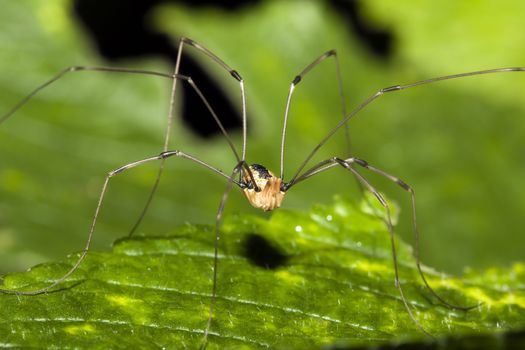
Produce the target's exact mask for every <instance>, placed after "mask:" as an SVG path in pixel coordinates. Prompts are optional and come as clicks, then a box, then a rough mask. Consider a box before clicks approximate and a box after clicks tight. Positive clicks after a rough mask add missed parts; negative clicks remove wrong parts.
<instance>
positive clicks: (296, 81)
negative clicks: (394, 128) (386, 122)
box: [280, 50, 351, 179]
mask: <svg viewBox="0 0 525 350" xmlns="http://www.w3.org/2000/svg"><path fill="white" fill-rule="evenodd" d="M329 57H333V58H334V62H335V69H336V76H337V83H338V88H339V98H340V99H341V112H342V117H343V119H344V118H345V117H346V99H345V96H344V92H343V79H342V77H341V69H340V65H339V58H338V56H337V51H336V50H330V51H327V52H325V53H324V54H322V55H321V56H319V57H318V58H317V59H315V60H314V61H313V62H312V63H310V64H309V65H308V66H306V67H305V68H304V69H303V70H302V71H301V73H299V74H298V75H297V76H295V78H294V80H293V81H292V83H291V84H290V90H289V91H288V98H287V100H286V108H285V111H284V122H283V130H282V134H281V176H280V178H281V179H283V178H284V148H285V147H284V146H285V140H286V130H287V127H288V114H289V112H290V105H291V103H292V95H293V92H294V90H295V87H296V86H297V85H298V84H299V83H300V82H301V81H302V80H303V78H304V77H305V76H306V74H308V73H309V72H310V71H311V70H312V69H314V68H315V67H316V66H317V65H318V64H320V63H321V62H323V61H325V60H326V59H327V58H329ZM345 136H346V141H347V147H348V149H347V151H348V153H349V154H350V148H351V147H350V133H349V130H348V126H346V125H345Z"/></svg>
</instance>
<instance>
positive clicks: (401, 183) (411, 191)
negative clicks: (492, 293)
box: [354, 158, 479, 311]
mask: <svg viewBox="0 0 525 350" xmlns="http://www.w3.org/2000/svg"><path fill="white" fill-rule="evenodd" d="M354 162H355V163H356V164H358V165H359V166H361V167H363V168H366V169H368V170H370V171H372V172H375V173H377V174H380V175H382V176H384V177H386V178H387V179H389V180H390V181H392V182H394V183H396V184H397V185H399V187H401V188H402V189H403V190H405V191H407V192H408V193H409V194H410V200H411V203H412V224H413V230H414V240H415V243H416V248H415V251H416V254H415V256H416V265H417V269H418V271H419V275H420V276H421V279H422V280H423V282H424V283H425V285H426V287H427V288H428V290H429V291H430V292H431V293H432V294H433V295H434V296H435V297H436V298H437V299H438V300H439V301H440V302H441V303H442V304H444V305H446V306H448V307H449V308H453V309H458V310H463V311H468V310H471V309H473V308H476V307H478V306H479V304H476V305H473V306H467V307H465V306H458V305H454V304H451V303H449V302H447V301H446V300H445V299H443V298H442V297H441V296H439V294H437V293H436V292H435V291H434V289H432V287H430V285H429V284H428V282H427V279H426V278H425V274H424V273H423V270H422V269H421V260H420V251H419V249H420V248H419V229H418V226H417V219H416V194H415V191H414V189H413V188H412V187H411V186H410V185H408V184H407V183H406V182H404V181H403V180H401V179H400V178H398V177H396V176H393V175H390V174H388V173H386V172H384V171H383V170H381V169H378V168H376V167H373V166H371V165H369V164H368V162H366V161H364V160H362V159H358V158H354Z"/></svg>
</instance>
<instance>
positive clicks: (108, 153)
mask: <svg viewBox="0 0 525 350" xmlns="http://www.w3.org/2000/svg"><path fill="white" fill-rule="evenodd" d="M506 4H507V5H506V6H500V5H499V4H498V7H497V9H496V8H493V6H495V5H494V4H493V2H490V1H479V2H477V3H476V8H475V9H473V8H472V7H471V6H467V5H462V4H460V3H453V4H452V3H451V4H448V5H446V6H444V5H443V4H441V3H440V4H436V3H435V2H432V1H426V2H423V3H422V4H419V5H418V6H414V4H413V3H412V2H409V1H396V2H395V3H393V2H388V1H363V2H362V3H361V5H360V8H361V11H362V14H361V15H362V16H363V17H364V18H367V19H368V22H369V23H370V24H371V25H373V26H377V27H378V28H382V29H383V30H386V31H389V32H391V33H392V34H393V37H394V52H393V54H392V56H391V57H390V58H389V59H388V60H381V59H378V58H376V57H374V56H373V55H372V54H370V53H369V52H368V51H366V49H364V46H363V45H362V43H361V42H360V41H359V40H358V38H356V37H355V36H354V35H353V34H352V33H351V32H349V31H348V26H347V25H346V23H344V20H343V18H342V17H341V16H339V14H338V13H337V12H336V11H335V10H334V9H333V8H331V7H330V6H329V5H328V3H325V2H313V1H307V2H301V1H298V2H287V1H269V2H261V3H260V4H258V5H254V6H250V7H247V8H244V9H243V10H242V11H239V12H234V13H230V12H225V11H223V10H217V9H214V8H213V7H209V8H205V9H202V8H200V9H194V8H193V9H189V8H185V7H182V6H176V7H163V8H159V10H158V11H157V14H156V16H155V17H154V18H152V23H153V24H154V25H156V26H157V28H159V30H161V31H165V32H166V33H170V34H171V35H173V37H174V40H176V37H177V36H181V35H185V36H189V37H192V38H194V39H195V40H197V41H199V42H201V43H202V44H203V45H205V46H206V47H208V48H210V49H211V50H213V51H214V52H216V53H217V54H218V55H219V56H220V57H221V58H223V59H224V60H225V61H227V62H228V63H229V64H230V65H231V66H233V67H234V68H236V69H237V70H238V71H239V72H240V73H241V74H242V76H243V77H244V78H245V82H246V86H247V94H248V111H249V118H250V119H249V122H250V135H249V137H250V140H249V144H248V161H249V162H258V163H262V164H265V165H266V166H268V167H269V168H271V169H273V170H276V171H278V158H279V156H278V143H279V142H278V136H279V133H280V128H281V122H282V115H283V111H284V103H285V99H286V93H287V90H288V86H289V84H290V82H291V81H292V79H293V77H294V76H295V75H296V74H297V73H298V72H299V71H300V70H301V69H302V68H303V67H304V66H305V65H306V64H308V63H310V62H311V61H312V60H313V59H314V58H316V57H317V56H319V55H320V54H321V53H322V52H324V51H326V50H328V49H332V48H336V49H337V50H338V53H339V56H340V58H341V69H342V72H343V77H344V86H345V92H346V96H347V101H348V103H349V104H350V105H351V106H355V105H356V104H357V103H358V102H359V101H361V100H363V99H364V98H366V97H367V96H368V95H370V94H371V93H373V92H374V91H376V90H377V89H378V88H380V87H384V86H389V85H394V84H398V83H405V82H407V83H408V82H412V81H415V80H418V79H424V78H428V77H431V76H437V75H443V74H448V73H458V72H463V71H468V70H477V69H483V68H494V67H500V66H516V65H524V64H525V48H523V47H522V46H520V43H521V42H523V39H522V38H520V36H523V35H525V34H524V33H523V31H522V30H521V20H522V16H521V14H522V13H523V12H524V11H523V10H522V9H523V6H524V4H523V2H520V1H518V0H516V1H507V2H506ZM0 6H1V8H2V11H0V23H2V26H1V28H0V113H1V112H2V111H6V110H8V109H9V108H10V107H11V106H13V105H14V104H15V103H16V102H17V101H18V100H20V99H21V98H22V97H23V96H25V95H26V94H27V93H28V92H29V91H31V90H32V89H33V88H34V87H35V86H36V85H38V84H39V83H41V82H43V81H45V80H47V79H49V78H50V77H51V76H53V75H54V74H55V73H56V72H58V71H59V70H61V69H63V68H64V67H67V66H71V65H83V64H89V65H103V64H104V62H102V61H101V60H100V58H98V57H97V56H96V55H95V54H94V53H93V50H92V45H91V44H90V42H89V41H87V40H86V36H85V34H84V33H83V32H82V30H81V28H79V27H78V26H77V25H76V24H75V23H74V22H73V20H72V18H71V15H70V12H71V11H70V2H69V1H67V0H60V1H52V2H51V1H47V2H40V1H35V0H19V1H16V2H15V1H7V0H1V1H0ZM190 51H191V50H190V49H189V50H188V52H190ZM193 53H195V51H193ZM195 57H196V58H198V59H199V60H200V61H201V62H202V64H203V65H206V66H207V67H209V70H210V72H212V73H213V74H215V76H216V77H217V79H218V81H220V82H222V83H223V84H224V88H225V89H226V91H227V92H228V93H230V94H231V98H232V99H233V100H234V101H238V99H239V98H238V87H237V85H236V84H235V81H234V80H233V79H231V77H229V76H228V75H227V74H225V73H224V72H221V71H220V70H219V69H218V68H217V67H216V66H214V65H213V63H211V62H210V61H209V60H207V59H206V58H205V57H202V56H199V55H198V54H197V53H195ZM183 64H184V63H183ZM120 65H121V66H128V67H131V66H133V67H141V68H149V69H154V70H159V71H170V70H171V67H168V66H167V65H166V64H165V63H163V62H158V61H157V62H152V61H148V62H145V61H141V62H139V61H133V62H122V63H121V64H120ZM524 85H525V76H524V75H523V74H519V73H518V74H516V73H513V74H500V75H497V76H484V77H479V78H472V79H463V80H461V81H455V82H447V83H440V84H435V85H432V86H426V87H420V88H418V89H415V90H413V91H404V92H401V93H395V94H391V95H389V96H388V97H387V96H385V97H384V98H382V99H381V100H379V101H377V103H374V105H372V106H370V107H369V108H368V109H367V110H365V111H363V112H362V113H361V114H360V115H359V116H358V117H357V118H356V119H355V120H353V121H352V122H351V123H350V127H351V131H352V140H353V153H354V154H355V155H356V156H359V157H360V158H363V159H366V160H368V161H369V162H370V163H371V164H374V165H376V166H378V167H380V168H382V169H384V170H386V171H389V172H390V173H393V174H395V175H397V176H399V177H401V178H403V179H404V180H405V181H406V182H408V183H410V184H411V185H413V187H414V188H415V189H416V193H417V195H418V215H419V222H420V225H421V229H422V230H421V231H422V236H423V242H422V257H423V258H424V260H425V261H427V262H430V264H431V265H432V266H437V267H439V268H445V269H446V270H447V271H453V270H456V271H457V270H461V269H462V268H463V267H464V266H465V265H472V266H475V267H479V268H482V267H484V266H491V265H494V264H504V263H506V264H510V263H511V262H512V261H514V260H517V259H519V258H520V257H521V256H522V247H523V246H524V243H525V236H524V235H523V234H522V230H521V227H522V226H523V220H522V216H523V215H522V213H523V212H525V199H524V198H525V186H523V184H522V181H521V179H522V178H524V176H525V167H524V166H523V164H525V158H524V157H525V156H524V155H525V152H523V142H522V140H523V136H524V135H525V121H524V118H523V117H524V116H525V107H524V105H523V103H522V101H523V99H522V97H521V95H520V94H521V92H522V91H523V90H524V89H523V87H524ZM204 93H206V92H205V91H204ZM168 94H169V82H167V81H162V79H159V78H151V77H137V76H132V77H130V76H119V75H117V74H102V73H99V74H97V73H85V72H83V73H75V74H72V75H70V76H69V77H67V78H64V79H63V80H62V81H60V82H58V83H56V84H55V85H54V86H52V87H50V88H48V89H46V90H45V91H44V92H43V93H42V94H40V95H39V96H38V97H37V98H35V99H34V100H33V101H32V102H31V103H30V104H28V105H27V106H25V107H24V108H23V109H21V110H20V111H18V112H17V114H16V115H15V116H13V118H12V119H10V120H9V121H8V122H6V123H5V124H2V125H1V126H0V196H1V197H0V251H1V252H2V254H1V256H0V265H1V270H2V271H10V270H13V269H22V268H24V267H27V266H30V265H31V264H33V263H36V262H42V261H45V260H48V259H50V258H51V257H53V256H55V257H56V256H63V255H64V254H65V253H67V252H71V251H74V250H77V249H78V248H79V247H81V246H82V244H83V240H84V239H85V236H86V234H87V229H88V227H89V222H90V220H91V215H92V214H93V210H94V206H95V204H96V197H97V195H98V193H99V188H100V185H101V183H102V180H103V176H104V174H105V173H106V172H107V171H109V170H112V169H115V168H117V167H119V166H121V165H123V164H125V163H127V162H130V161H133V160H136V159H140V158H143V157H147V156H151V155H154V154H156V153H158V152H159V151H160V150H161V148H162V137H163V127H164V119H165V115H166V113H167V101H168ZM340 110H341V108H340V105H339V100H338V93H337V85H336V81H335V75H334V66H333V62H330V61H327V62H326V63H324V64H323V65H321V66H319V67H318V68H316V70H315V71H313V72H312V73H311V75H309V76H307V77H306V78H305V79H304V80H303V82H302V83H301V84H300V85H299V86H298V87H297V90H296V94H295V97H294V101H293V104H292V111H291V120H290V125H289V138H288V141H287V151H286V175H287V176H288V177H289V176H291V175H292V172H293V170H294V169H295V167H296V166H297V165H298V164H299V163H300V162H301V161H302V160H303V159H304V157H305V156H306V152H307V151H308V150H310V149H312V148H313V147H314V146H315V144H316V143H317V142H318V140H320V139H321V138H322V137H323V136H324V134H325V133H326V132H328V130H329V129H330V128H331V126H333V125H334V124H335V123H336V122H337V121H338V120H339V118H340ZM210 122H211V121H210ZM342 136H343V135H342V134H341V135H336V137H335V138H334V139H333V141H331V142H330V143H329V144H328V145H327V147H326V148H325V150H324V151H322V152H321V153H320V154H319V156H318V157H317V158H316V159H322V158H323V157H329V156H332V155H338V156H343V157H344V156H346V155H347V153H346V151H345V146H344V145H345V143H344V138H343V137H342ZM234 138H235V140H236V141H237V142H240V137H239V135H235V136H234ZM172 148H176V149H182V150H184V151H187V152H189V153H192V154H195V155H197V156H200V157H201V158H203V160H205V161H210V162H212V163H213V164H214V165H217V166H219V167H220V168H222V169H224V170H228V171H229V170H230V169H231V167H232V166H233V165H234V159H233V157H232V156H231V154H230V153H229V150H228V149H227V146H226V144H225V143H224V141H223V140H222V139H221V138H220V137H218V138H216V139H214V140H211V141H206V142H204V141H201V140H198V139H196V138H195V137H193V136H192V135H191V134H189V133H188V131H187V130H185V129H184V128H183V127H182V126H181V125H180V124H177V125H176V130H175V132H174V138H173V142H172ZM168 163H169V164H168V171H167V172H166V174H165V175H166V177H165V178H164V180H163V181H162V186H161V188H160V191H159V193H158V196H157V198H156V200H155V202H154V205H153V207H152V208H151V211H150V213H149V216H148V217H147V219H146V222H145V224H144V225H143V226H142V228H141V231H142V232H148V233H162V232H166V231H168V230H170V229H172V228H173V227H174V225H176V224H177V223H181V222H184V221H190V222H194V223H199V222H210V221H212V220H213V217H214V212H215V210H216V208H217V205H218V201H219V199H220V196H221V192H222V190H223V188H224V182H223V181H222V179H220V178H218V177H216V176H214V175H212V174H210V173H208V172H207V171H205V170H202V169H199V168H197V167H196V166H195V165H194V164H191V163H188V162H184V161H183V160H173V161H170V162H168ZM155 173H156V166H155V165H150V166H146V167H143V168H141V169H136V170H134V171H132V172H129V173H126V174H125V175H122V176H119V177H117V178H115V181H114V183H113V184H112V185H111V188H110V191H109V193H108V200H107V202H106V203H105V205H104V210H103V212H102V214H101V221H100V226H99V228H98V230H97V233H96V236H95V242H94V243H95V246H96V247H99V248H100V247H107V246H108V244H109V243H110V242H111V241H113V240H114V239H115V238H116V237H120V236H123V235H125V234H126V233H127V230H128V229H129V227H131V226H132V224H133V223H134V219H135V218H136V217H137V215H138V213H139V212H140V210H141V208H142V205H143V201H144V200H145V198H146V197H147V195H148V188H149V186H151V184H152V182H153V176H154V175H155ZM363 174H366V176H369V174H367V173H363ZM370 179H371V181H372V182H373V183H374V184H375V185H376V186H377V187H379V188H380V189H381V190H382V191H385V192H387V193H390V195H391V196H392V197H395V198H396V199H397V200H398V201H399V202H400V204H401V206H402V208H403V209H404V210H402V213H403V215H402V216H401V218H400V226H399V231H400V233H401V234H402V235H403V236H404V237H407V238H408V237H410V236H411V234H412V233H411V231H410V228H411V226H410V218H409V213H410V210H409V209H408V208H409V207H408V201H407V199H408V196H407V195H406V193H404V192H403V191H400V190H398V188H396V187H395V186H394V185H392V184H390V183H388V182H387V181H384V180H382V179H380V178H378V177H377V176H370ZM354 184H355V182H354V181H353V180H352V179H351V177H350V176H349V175H348V174H347V173H346V172H343V171H341V170H333V171H332V172H331V173H326V174H324V175H320V176H319V177H318V178H317V179H312V180H311V181H309V182H305V183H304V184H303V185H300V186H297V188H294V189H293V190H292V191H291V192H290V193H289V194H288V197H287V199H286V200H285V207H286V206H287V207H290V208H293V207H301V208H304V207H305V206H307V205H308V203H322V202H326V201H328V200H329V198H330V197H331V196H332V194H333V193H350V194H352V195H355V196H358V195H359V192H358V191H356V190H355V188H354V187H355V186H354ZM243 200H244V199H243V198H242V197H241V196H240V195H239V194H238V193H234V194H233V196H232V201H231V203H229V204H228V207H227V208H228V210H231V211H234V212H252V209H250V208H248V205H247V204H246V203H245V202H243ZM259 215H263V214H259Z"/></svg>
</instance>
